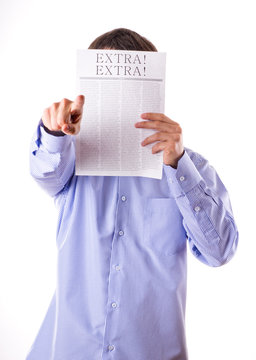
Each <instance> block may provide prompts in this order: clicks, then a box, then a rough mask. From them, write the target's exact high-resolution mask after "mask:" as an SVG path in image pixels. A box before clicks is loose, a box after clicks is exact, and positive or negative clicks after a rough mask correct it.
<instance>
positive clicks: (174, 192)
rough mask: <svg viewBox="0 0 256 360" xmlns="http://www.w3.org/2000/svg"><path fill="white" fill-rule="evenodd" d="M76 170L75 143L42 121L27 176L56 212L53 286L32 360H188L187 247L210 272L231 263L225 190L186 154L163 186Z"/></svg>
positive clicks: (232, 231) (233, 242) (233, 241)
mask: <svg viewBox="0 0 256 360" xmlns="http://www.w3.org/2000/svg"><path fill="white" fill-rule="evenodd" d="M74 166H75V136H68V135H65V136H60V137H57V136H54V135H51V134H49V133H47V132H46V131H45V130H44V128H43V127H42V121H40V123H39V124H38V127H37V131H36V132H35V136H34V138H33V140H32V144H31V152H30V169H31V174H32V176H33V177H34V179H35V180H36V181H37V183H38V184H39V185H40V186H41V187H42V188H43V189H44V190H46V191H47V193H48V194H49V195H50V196H52V197H54V200H55V204H56V207H57V209H58V225H57V238H56V245H57V251H58V262H57V284H56V291H55V292H54V294H53V297H52V299H51V302H50V305H49V308H48V310H47V313H46V315H45V318H44V320H43V322H42V325H41V327H40V329H39V331H38V334H37V336H36V338H35V340H34V342H33V344H32V346H31V348H30V350H29V351H28V354H27V357H26V359H27V360H110V359H113V360H186V359H187V348H186V337H185V303H186V261H187V260H186V256H187V252H186V245H187V243H188V244H189V248H190V250H191V252H192V254H193V255H194V256H195V257H196V258H197V259H198V260H200V261H202V262H203V263H205V264H207V265H209V266H220V265H222V264H224V263H226V262H228V261H229V260H230V259H231V257H232V256H233V254H234V252H235V250H236V247H237V241H238V232H237V228H236V225H235V222H234V218H233V214H232V208H231V205H230V201H229V196H228V193H227V190H226V188H225V186H224V185H223V183H222V182H221V180H220V178H219V176H218V174H217V173H216V171H215V169H214V168H213V167H212V166H211V165H210V164H209V163H208V161H207V160H206V159H205V158H204V157H203V156H201V155H200V154H198V153H196V152H194V151H192V150H190V149H188V148H185V153H184V155H183V156H182V158H181V159H180V160H179V162H178V167H177V169H174V168H172V167H171V166H168V165H165V164H163V176H162V179H160V180H159V179H153V178H145V177H137V176H123V177H121V176H120V177H119V176H76V175H75V174H74V169H75V168H74ZM187 240H188V241H187Z"/></svg>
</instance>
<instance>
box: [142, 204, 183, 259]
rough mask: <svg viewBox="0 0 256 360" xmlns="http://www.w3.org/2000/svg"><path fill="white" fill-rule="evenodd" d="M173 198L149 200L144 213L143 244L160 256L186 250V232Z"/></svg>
mask: <svg viewBox="0 0 256 360" xmlns="http://www.w3.org/2000/svg"><path fill="white" fill-rule="evenodd" d="M182 220H183V218H182V216H181V213H180V211H179V209H178V207H177V205H176V201H175V199H174V198H149V199H147V200H146V206H145V211H144V243H145V245H146V246H148V247H150V248H151V249H152V250H154V251H155V252H156V253H158V254H160V255H167V256H170V255H174V254H176V253H178V252H179V251H181V250H183V249H185V248H186V239H187V235H186V231H185V229H184V227H183V223H182Z"/></svg>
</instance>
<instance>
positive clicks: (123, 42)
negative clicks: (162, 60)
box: [88, 28, 157, 51]
mask: <svg viewBox="0 0 256 360" xmlns="http://www.w3.org/2000/svg"><path fill="white" fill-rule="evenodd" d="M88 49H113V50H137V51H157V49H156V47H155V46H154V45H153V44H152V43H151V42H150V41H149V40H148V39H146V38H145V37H143V36H141V35H139V34H138V33H136V32H135V31H132V30H129V29H125V28H118V29H114V30H111V31H108V32H106V33H105V34H102V35H100V36H98V37H97V38H96V39H95V40H94V41H93V42H92V43H91V45H90V46H89V48H88Z"/></svg>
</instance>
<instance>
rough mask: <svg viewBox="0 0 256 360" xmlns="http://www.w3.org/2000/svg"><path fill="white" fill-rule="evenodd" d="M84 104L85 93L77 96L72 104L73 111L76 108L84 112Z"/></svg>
mask: <svg viewBox="0 0 256 360" xmlns="http://www.w3.org/2000/svg"><path fill="white" fill-rule="evenodd" d="M83 106H84V95H78V96H77V97H76V98H75V101H74V102H73V103H72V105H71V112H72V111H74V110H77V111H81V112H82V110H83Z"/></svg>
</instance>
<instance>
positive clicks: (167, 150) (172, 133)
mask: <svg viewBox="0 0 256 360" xmlns="http://www.w3.org/2000/svg"><path fill="white" fill-rule="evenodd" d="M141 118H142V119H145V120H150V121H140V122H137V123H136V124H135V127H136V128H144V129H154V130H157V132H156V133H155V134H153V135H151V136H148V137H147V138H146V139H144V140H143V141H142V143H141V145H142V146H145V145H148V144H151V143H153V142H155V141H158V142H157V143H156V144H155V145H154V146H153V147H152V154H155V153H158V152H159V151H162V150H163V151H164V154H163V161H164V164H165V165H170V166H172V167H173V168H175V169H177V166H178V161H179V159H180V158H181V157H182V155H183V154H184V147H183V141H182V129H181V127H180V125H179V124H178V123H176V122H175V121H173V120H171V119H170V118H168V117H167V116H165V115H164V114H159V113H143V114H141Z"/></svg>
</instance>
